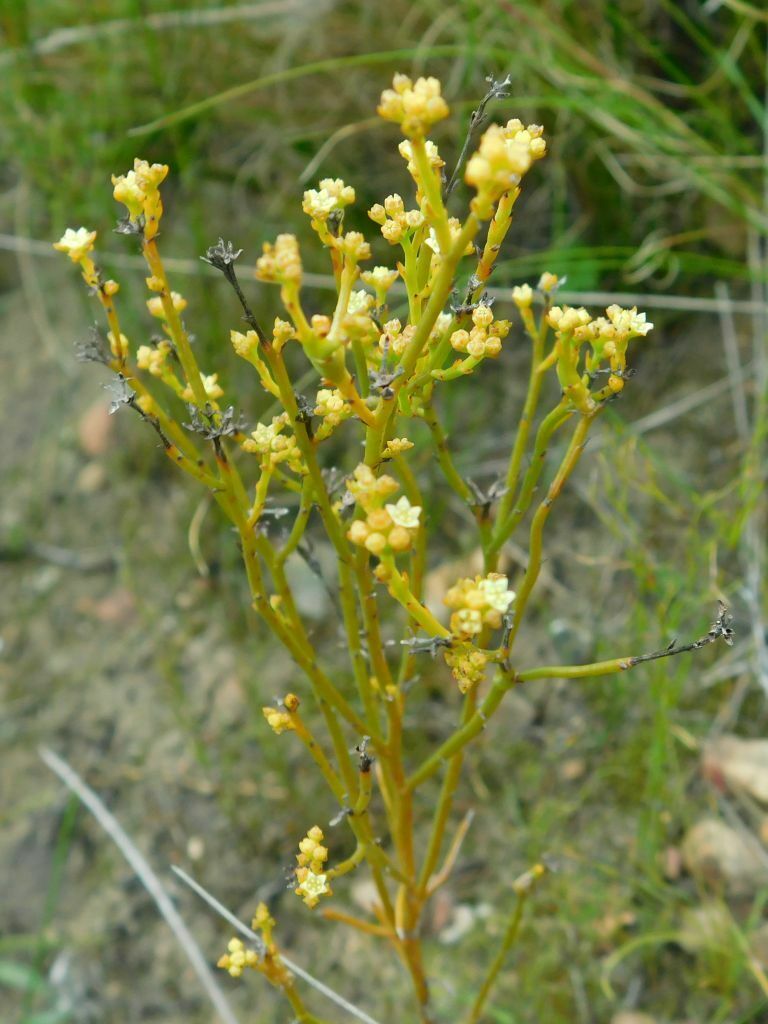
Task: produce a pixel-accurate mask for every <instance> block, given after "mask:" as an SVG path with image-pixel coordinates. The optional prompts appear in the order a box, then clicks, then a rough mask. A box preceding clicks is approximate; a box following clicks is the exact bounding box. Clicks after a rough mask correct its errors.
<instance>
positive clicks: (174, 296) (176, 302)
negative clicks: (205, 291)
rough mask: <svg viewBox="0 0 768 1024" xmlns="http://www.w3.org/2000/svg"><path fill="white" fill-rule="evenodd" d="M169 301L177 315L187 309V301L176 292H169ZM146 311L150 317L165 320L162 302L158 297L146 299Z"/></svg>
mask: <svg viewBox="0 0 768 1024" xmlns="http://www.w3.org/2000/svg"><path fill="white" fill-rule="evenodd" d="M171 301H172V302H173V308H174V309H175V310H176V312H177V313H181V312H183V310H185V309H186V308H187V300H186V299H185V298H184V296H183V295H179V293H178V292H171ZM147 309H148V310H149V312H150V313H151V314H152V316H156V317H157V318H158V320H165V310H164V309H163V300H162V299H161V298H160V296H159V295H153V296H152V298H151V299H147Z"/></svg>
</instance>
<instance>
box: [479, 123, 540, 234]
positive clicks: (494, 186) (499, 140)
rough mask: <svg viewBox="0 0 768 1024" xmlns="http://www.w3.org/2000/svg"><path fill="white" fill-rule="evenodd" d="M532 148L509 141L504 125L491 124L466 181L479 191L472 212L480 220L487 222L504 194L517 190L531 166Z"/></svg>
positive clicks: (510, 139)
mask: <svg viewBox="0 0 768 1024" xmlns="http://www.w3.org/2000/svg"><path fill="white" fill-rule="evenodd" d="M532 159H533V158H532V156H531V152H530V147H529V146H528V145H526V144H525V143H523V142H517V141H515V139H514V138H508V136H507V133H506V131H505V129H504V128H502V127H501V125H498V124H492V125H491V126H490V128H488V129H487V131H486V132H485V133H484V135H483V137H482V138H481V139H480V146H479V148H478V150H477V152H476V153H475V154H474V155H473V156H471V157H470V158H469V160H468V161H467V167H466V171H465V172H464V179H465V181H466V182H467V184H468V185H472V186H473V187H474V188H475V189H476V190H477V196H476V197H475V198H474V199H473V200H472V204H471V206H472V211H473V213H474V214H475V215H476V216H477V217H479V218H480V219H481V220H488V218H489V217H490V216H491V215H492V213H493V204H494V203H495V202H496V201H497V200H498V199H499V197H500V196H502V195H503V194H504V193H505V192H510V191H512V190H514V189H516V188H517V186H518V185H519V184H520V179H521V178H522V176H523V175H524V174H525V172H526V171H527V170H528V168H529V167H530V166H531V162H532Z"/></svg>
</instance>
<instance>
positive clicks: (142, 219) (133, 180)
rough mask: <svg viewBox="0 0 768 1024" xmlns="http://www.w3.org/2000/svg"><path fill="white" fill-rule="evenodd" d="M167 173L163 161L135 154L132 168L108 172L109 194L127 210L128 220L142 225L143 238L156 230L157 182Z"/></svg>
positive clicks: (159, 214)
mask: <svg viewBox="0 0 768 1024" xmlns="http://www.w3.org/2000/svg"><path fill="white" fill-rule="evenodd" d="M167 174H168V166H167V164H149V163H148V162H147V161H146V160H140V159H138V158H137V159H136V160H134V161H133V170H132V171H128V173H127V174H121V175H114V174H113V175H112V184H113V185H114V191H113V193H112V194H113V196H114V197H115V199H116V200H117V202H118V203H122V204H123V206H125V208H126V209H127V210H128V221H129V223H130V224H132V225H135V226H137V227H140V228H142V229H143V232H144V238H145V239H146V240H147V241H151V240H152V239H153V238H155V237H156V235H157V233H158V230H159V226H160V218H161V217H162V215H163V203H162V200H161V198H160V185H161V183H162V182H163V181H164V180H165V177H166V175H167Z"/></svg>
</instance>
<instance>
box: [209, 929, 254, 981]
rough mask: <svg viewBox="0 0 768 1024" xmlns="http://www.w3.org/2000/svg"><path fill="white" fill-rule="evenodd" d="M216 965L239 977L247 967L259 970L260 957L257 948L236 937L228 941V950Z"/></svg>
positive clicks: (234, 976)
mask: <svg viewBox="0 0 768 1024" xmlns="http://www.w3.org/2000/svg"><path fill="white" fill-rule="evenodd" d="M219 948H221V947H219ZM216 966H217V967H221V968H222V969H223V970H225V971H226V972H227V973H228V974H230V975H231V976H232V977H233V978H239V977H240V975H241V974H242V973H243V971H244V970H245V968H246V967H253V968H254V969H256V970H258V967H259V957H258V954H257V953H256V950H254V949H250V948H249V947H248V946H246V945H245V943H244V942H243V940H242V939H237V938H234V939H230V940H229V942H228V943H227V952H226V953H224V955H223V956H220V957H219V959H218V960H217V962H216Z"/></svg>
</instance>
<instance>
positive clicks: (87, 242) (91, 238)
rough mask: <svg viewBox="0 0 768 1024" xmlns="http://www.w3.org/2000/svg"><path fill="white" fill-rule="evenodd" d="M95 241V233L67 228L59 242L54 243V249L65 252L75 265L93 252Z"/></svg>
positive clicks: (83, 229) (84, 229)
mask: <svg viewBox="0 0 768 1024" xmlns="http://www.w3.org/2000/svg"><path fill="white" fill-rule="evenodd" d="M95 241H96V232H95V231H89V230H88V228H77V230H75V228H67V230H66V231H65V232H64V234H63V235H62V236H61V238H60V239H59V240H58V242H54V243H53V248H54V249H58V251H59V252H65V253H66V254H67V256H69V258H70V259H71V260H72V262H73V263H79V262H80V261H81V260H82V259H83V258H84V257H85V256H87V255H88V253H90V252H93V243H94V242H95Z"/></svg>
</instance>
